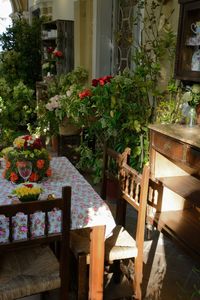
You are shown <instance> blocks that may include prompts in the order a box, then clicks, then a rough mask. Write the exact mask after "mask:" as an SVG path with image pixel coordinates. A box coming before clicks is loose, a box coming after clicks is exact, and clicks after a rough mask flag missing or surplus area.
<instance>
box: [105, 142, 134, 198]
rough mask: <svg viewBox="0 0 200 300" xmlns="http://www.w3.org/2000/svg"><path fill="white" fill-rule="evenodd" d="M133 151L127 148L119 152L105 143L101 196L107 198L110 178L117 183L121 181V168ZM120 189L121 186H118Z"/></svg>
mask: <svg viewBox="0 0 200 300" xmlns="http://www.w3.org/2000/svg"><path fill="white" fill-rule="evenodd" d="M130 153H131V149H130V148H128V147H127V148H126V149H125V150H124V152H123V153H118V152H117V151H115V150H113V149H111V148H109V147H107V145H106V144H105V145H104V152H103V174H102V186H101V197H102V198H103V199H106V191H107V181H108V179H113V180H114V181H116V182H117V183H118V182H119V170H120V167H121V165H122V163H124V162H125V163H127V162H128V160H129V156H130ZM118 189H119V187H118Z"/></svg>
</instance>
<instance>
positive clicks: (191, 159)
mask: <svg viewBox="0 0 200 300" xmlns="http://www.w3.org/2000/svg"><path fill="white" fill-rule="evenodd" d="M186 163H187V164H188V165H189V166H190V167H192V168H195V169H200V151H199V149H195V148H193V147H188V149H187V156H186Z"/></svg>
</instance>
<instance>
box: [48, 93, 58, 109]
mask: <svg viewBox="0 0 200 300" xmlns="http://www.w3.org/2000/svg"><path fill="white" fill-rule="evenodd" d="M60 97H61V96H59V95H55V96H54V97H51V98H50V99H49V102H48V103H47V104H46V109H48V110H49V111H53V110H54V109H56V108H60V107H61V103H60Z"/></svg>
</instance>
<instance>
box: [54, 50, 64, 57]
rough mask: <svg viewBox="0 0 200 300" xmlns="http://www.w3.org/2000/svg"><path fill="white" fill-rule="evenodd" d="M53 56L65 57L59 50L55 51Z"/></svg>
mask: <svg viewBox="0 0 200 300" xmlns="http://www.w3.org/2000/svg"><path fill="white" fill-rule="evenodd" d="M53 55H54V56H55V57H63V53H62V51H59V50H54V51H53Z"/></svg>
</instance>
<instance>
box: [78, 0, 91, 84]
mask: <svg viewBox="0 0 200 300" xmlns="http://www.w3.org/2000/svg"><path fill="white" fill-rule="evenodd" d="M74 20H75V23H74V59H75V67H78V66H82V67H84V68H85V69H86V70H88V72H89V82H90V80H91V79H92V40H93V0H78V1H75V2H74Z"/></svg>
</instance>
